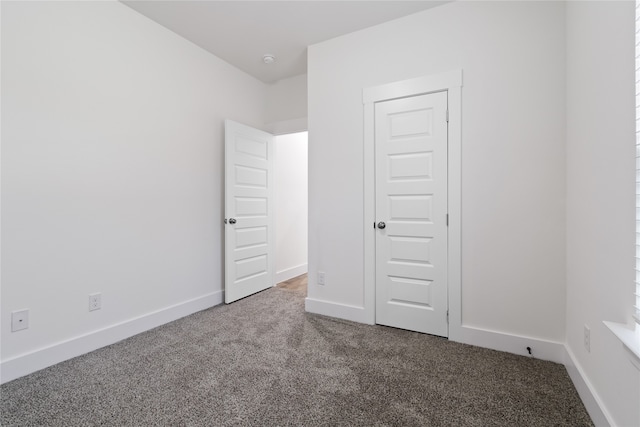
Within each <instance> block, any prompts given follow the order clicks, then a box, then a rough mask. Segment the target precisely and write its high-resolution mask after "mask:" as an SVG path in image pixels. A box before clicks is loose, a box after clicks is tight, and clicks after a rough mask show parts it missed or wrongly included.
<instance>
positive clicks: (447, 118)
mask: <svg viewBox="0 0 640 427" xmlns="http://www.w3.org/2000/svg"><path fill="white" fill-rule="evenodd" d="M447 123H449V110H447Z"/></svg>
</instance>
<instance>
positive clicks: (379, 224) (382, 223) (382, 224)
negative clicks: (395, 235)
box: [378, 221, 387, 230]
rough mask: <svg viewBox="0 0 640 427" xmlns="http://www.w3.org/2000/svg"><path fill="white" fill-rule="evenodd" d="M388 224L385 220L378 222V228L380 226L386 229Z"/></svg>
mask: <svg viewBox="0 0 640 427" xmlns="http://www.w3.org/2000/svg"><path fill="white" fill-rule="evenodd" d="M386 226H387V224H385V223H384V222H383V221H380V222H379V223H378V228H379V229H380V230H382V229H384V228H385V227H386Z"/></svg>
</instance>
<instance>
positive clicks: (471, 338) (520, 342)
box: [449, 326, 565, 364]
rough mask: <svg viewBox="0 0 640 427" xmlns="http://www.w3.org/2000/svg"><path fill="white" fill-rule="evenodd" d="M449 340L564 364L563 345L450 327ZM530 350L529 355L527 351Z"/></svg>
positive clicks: (480, 330)
mask: <svg viewBox="0 0 640 427" xmlns="http://www.w3.org/2000/svg"><path fill="white" fill-rule="evenodd" d="M449 339H450V340H451V341H456V342H461V343H464V344H470V345H475V346H478V347H483V348H490V349H492V350H498V351H505V352H507V353H512V354H519V355H521V356H530V357H535V358H536V359H541V360H548V361H551V362H556V363H561V364H564V360H565V357H564V354H565V350H564V343H560V342H554V341H548V340H542V339H539V338H531V337H525V336H520V335H512V334H508V333H504V332H497V331H490V330H486V329H481V328H476V327H472V326H462V327H453V326H452V327H450V329H449ZM527 347H529V348H530V349H531V354H529V351H528V350H527Z"/></svg>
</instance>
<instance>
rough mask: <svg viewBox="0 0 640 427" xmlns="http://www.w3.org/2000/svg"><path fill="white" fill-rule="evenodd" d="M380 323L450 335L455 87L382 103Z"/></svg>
mask: <svg viewBox="0 0 640 427" xmlns="http://www.w3.org/2000/svg"><path fill="white" fill-rule="evenodd" d="M375 157H376V161H375V166H376V171H375V173H376V224H375V226H376V323H379V324H382V325H387V326H393V327H397V328H402V329H409V330H412V331H418V332H423V333H428V334H433V335H440V336H445V337H446V336H448V323H447V309H448V301H447V93H446V92H438V93H434V94H428V95H419V96H414V97H409V98H402V99H396V100H391V101H385V102H379V103H376V104H375Z"/></svg>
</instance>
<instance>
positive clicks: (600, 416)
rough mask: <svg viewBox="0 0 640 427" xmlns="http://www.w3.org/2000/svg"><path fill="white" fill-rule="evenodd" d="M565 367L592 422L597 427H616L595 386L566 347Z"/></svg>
mask: <svg viewBox="0 0 640 427" xmlns="http://www.w3.org/2000/svg"><path fill="white" fill-rule="evenodd" d="M564 366H565V367H566V368H567V372H568V373H569V377H570V378H571V381H573V385H574V386H575V388H576V390H577V391H578V394H579V395H580V399H582V403H584V406H585V408H587V412H588V413H589V416H590V417H591V420H592V421H593V423H594V424H595V425H596V427H601V426H602V427H609V426H614V425H615V423H614V421H613V418H612V417H611V414H609V412H608V411H607V410H606V408H605V406H604V404H603V403H602V399H600V396H598V393H596V391H595V389H594V388H593V385H591V382H590V381H589V380H588V378H587V376H586V375H585V374H584V370H583V369H582V366H580V364H579V363H578V361H577V359H576V357H575V356H574V354H573V352H572V351H571V349H570V348H569V347H568V346H565V361H564Z"/></svg>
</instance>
